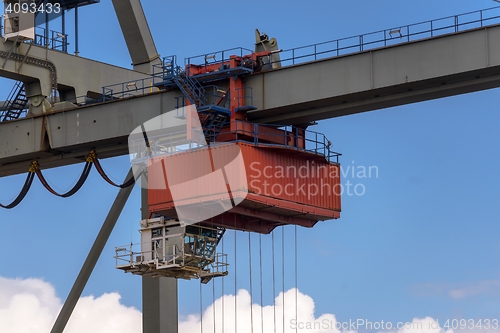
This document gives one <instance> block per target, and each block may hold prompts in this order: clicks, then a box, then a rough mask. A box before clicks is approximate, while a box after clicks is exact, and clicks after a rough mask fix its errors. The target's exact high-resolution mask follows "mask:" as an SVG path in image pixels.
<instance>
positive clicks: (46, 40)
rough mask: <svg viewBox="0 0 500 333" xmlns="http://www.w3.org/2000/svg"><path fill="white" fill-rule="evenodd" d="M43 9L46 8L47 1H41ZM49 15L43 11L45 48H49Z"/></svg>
mask: <svg viewBox="0 0 500 333" xmlns="http://www.w3.org/2000/svg"><path fill="white" fill-rule="evenodd" d="M43 8H47V0H44V1H43ZM49 43H50V42H49V13H47V11H45V47H49Z"/></svg>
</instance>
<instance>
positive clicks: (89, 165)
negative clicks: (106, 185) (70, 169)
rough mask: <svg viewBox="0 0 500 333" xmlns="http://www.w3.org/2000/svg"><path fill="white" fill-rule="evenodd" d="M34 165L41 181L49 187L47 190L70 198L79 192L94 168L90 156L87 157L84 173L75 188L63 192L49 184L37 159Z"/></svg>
mask: <svg viewBox="0 0 500 333" xmlns="http://www.w3.org/2000/svg"><path fill="white" fill-rule="evenodd" d="M34 167H35V173H36V175H37V176H38V179H40V182H41V183H42V185H43V186H44V187H45V188H46V189H47V191H49V192H50V193H52V194H54V195H55V196H58V197H61V198H68V197H70V196H72V195H73V194H75V193H76V192H78V191H79V190H80V189H81V188H82V186H83V184H84V183H85V181H86V180H87V177H88V176H89V174H90V170H92V161H91V160H89V158H87V160H86V162H85V167H84V168H83V171H82V174H81V175H80V178H79V179H78V181H77V182H76V184H75V186H73V188H72V189H71V190H69V191H68V192H66V193H63V194H61V193H57V192H56V191H55V190H54V189H53V188H52V187H51V186H50V185H49V183H48V182H47V180H46V179H45V177H44V176H43V174H42V170H40V167H39V165H38V163H37V162H36V161H35V162H34Z"/></svg>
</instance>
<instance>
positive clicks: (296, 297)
mask: <svg viewBox="0 0 500 333" xmlns="http://www.w3.org/2000/svg"><path fill="white" fill-rule="evenodd" d="M293 234H294V238H295V253H294V256H295V321H298V320H299V319H298V318H297V317H298V303H297V302H298V296H299V286H298V281H297V280H298V269H297V254H298V250H297V225H294V233H293ZM297 326H298V325H296V326H295V332H297V329H298V328H297Z"/></svg>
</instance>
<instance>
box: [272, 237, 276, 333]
mask: <svg viewBox="0 0 500 333" xmlns="http://www.w3.org/2000/svg"><path fill="white" fill-rule="evenodd" d="M271 239H272V257H273V260H272V261H273V300H274V302H273V318H274V333H276V298H277V296H276V275H275V267H274V230H273V231H271Z"/></svg>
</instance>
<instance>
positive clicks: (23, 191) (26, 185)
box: [0, 162, 35, 209]
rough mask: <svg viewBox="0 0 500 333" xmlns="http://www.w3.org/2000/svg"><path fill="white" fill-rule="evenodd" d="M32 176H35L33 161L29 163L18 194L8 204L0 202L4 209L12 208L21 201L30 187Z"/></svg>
mask: <svg viewBox="0 0 500 333" xmlns="http://www.w3.org/2000/svg"><path fill="white" fill-rule="evenodd" d="M34 178H35V167H34V162H33V163H31V166H30V168H29V171H28V176H27V177H26V180H25V182H24V185H23V188H22V189H21V192H20V193H19V195H18V196H17V197H16V198H15V199H14V201H12V202H11V203H10V204H8V205H2V204H0V207H1V208H5V209H12V208H14V207H16V206H17V205H19V204H20V203H21V201H23V199H24V197H25V196H26V194H28V191H29V190H30V188H31V184H33V179H34Z"/></svg>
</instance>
